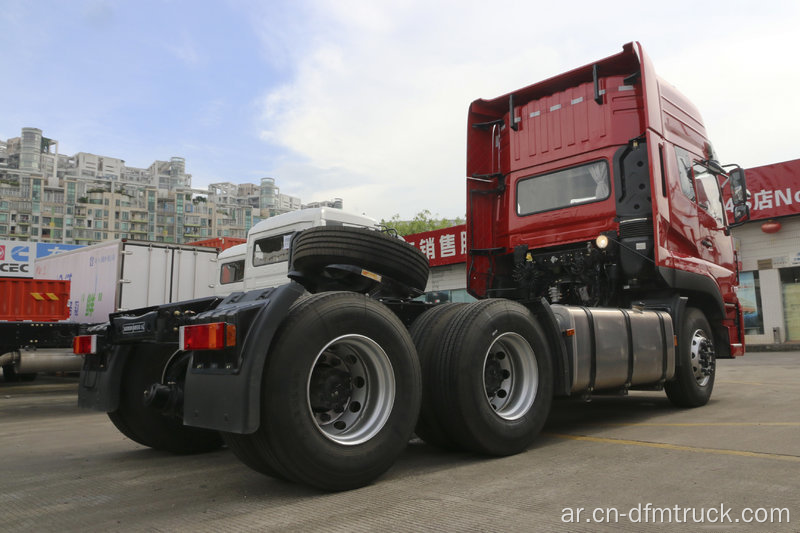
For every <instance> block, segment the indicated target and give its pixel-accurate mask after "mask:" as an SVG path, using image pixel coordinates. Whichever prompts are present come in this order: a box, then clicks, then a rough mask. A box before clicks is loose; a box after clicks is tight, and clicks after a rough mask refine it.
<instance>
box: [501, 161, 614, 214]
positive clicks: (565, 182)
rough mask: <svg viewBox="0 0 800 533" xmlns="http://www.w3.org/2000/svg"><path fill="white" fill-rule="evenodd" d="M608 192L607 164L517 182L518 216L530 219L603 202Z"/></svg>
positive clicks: (575, 168) (569, 169)
mask: <svg viewBox="0 0 800 533" xmlns="http://www.w3.org/2000/svg"><path fill="white" fill-rule="evenodd" d="M610 192H611V186H610V183H609V177H608V163H607V162H606V161H595V162H594V163H589V164H588V165H581V166H578V167H572V168H566V169H563V170H558V171H556V172H550V173H549V174H541V175H539V176H532V177H530V178H524V179H521V180H520V181H519V182H517V214H518V215H520V216H524V215H532V214H534V213H541V212H543V211H552V210H554V209H561V208H563V207H569V206H572V205H580V204H586V203H589V202H596V201H599V200H605V199H606V198H608V195H609V194H610Z"/></svg>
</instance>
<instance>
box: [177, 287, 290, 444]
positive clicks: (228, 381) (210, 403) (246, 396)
mask: <svg viewBox="0 0 800 533" xmlns="http://www.w3.org/2000/svg"><path fill="white" fill-rule="evenodd" d="M304 291H305V289H303V287H302V285H300V284H298V283H295V282H291V283H288V284H286V285H281V286H280V287H277V288H275V289H273V290H270V291H265V292H264V293H263V296H261V299H262V300H263V304H262V305H261V308H260V309H259V310H258V312H257V313H256V314H255V316H254V318H253V319H252V322H251V323H250V324H249V326H248V331H247V332H245V337H244V342H243V344H242V349H241V365H240V367H239V370H238V371H237V372H234V373H224V372H209V371H206V370H202V369H197V368H194V367H195V365H194V364H193V363H190V365H189V370H188V372H187V374H186V383H185V385H184V403H183V423H184V424H186V425H187V426H193V427H200V428H205V429H214V430H217V431H225V432H229V433H253V432H254V431H256V430H257V429H258V427H259V425H260V423H261V382H262V374H263V372H264V365H265V363H266V360H267V355H268V352H269V347H270V345H271V344H272V340H273V337H274V336H275V332H276V331H277V329H278V326H280V324H281V323H282V322H283V320H284V318H286V315H287V313H288V312H289V308H290V307H291V306H292V304H293V303H294V302H295V301H297V299H298V298H300V296H302V294H303V293H304ZM223 304H224V302H223ZM222 307H223V305H221V306H220V308H222ZM217 312H222V311H221V310H218V311H217ZM198 318H200V317H198ZM193 360H194V357H193Z"/></svg>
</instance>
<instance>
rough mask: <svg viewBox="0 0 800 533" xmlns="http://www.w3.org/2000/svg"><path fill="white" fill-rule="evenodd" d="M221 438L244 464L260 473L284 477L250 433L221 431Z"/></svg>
mask: <svg viewBox="0 0 800 533" xmlns="http://www.w3.org/2000/svg"><path fill="white" fill-rule="evenodd" d="M222 440H223V441H225V444H226V445H227V446H228V448H229V449H230V450H231V451H232V452H233V455H235V456H236V458H237V459H239V460H240V461H241V462H242V463H244V464H245V466H248V467H250V468H251V469H253V470H255V471H256V472H258V473H260V474H264V475H265V476H270V477H274V478H277V479H286V476H284V475H282V474H281V473H280V472H279V471H278V470H276V466H277V465H275V464H274V459H273V458H272V457H269V456H267V455H266V454H265V453H264V452H263V448H261V447H260V446H259V444H258V442H257V441H256V440H255V439H253V437H252V436H251V435H240V434H238V433H222Z"/></svg>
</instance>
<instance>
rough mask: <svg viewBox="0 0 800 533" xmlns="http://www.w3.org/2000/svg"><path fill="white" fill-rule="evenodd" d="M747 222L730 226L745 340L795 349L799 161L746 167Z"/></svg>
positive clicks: (799, 311) (799, 336)
mask: <svg viewBox="0 0 800 533" xmlns="http://www.w3.org/2000/svg"><path fill="white" fill-rule="evenodd" d="M747 188H748V190H749V192H750V203H749V204H750V215H751V217H750V221H749V222H747V223H746V224H744V225H743V226H740V227H738V228H734V230H733V232H732V233H733V237H734V240H735V244H736V248H737V251H738V253H739V262H740V270H741V272H740V275H739V280H740V284H739V291H738V295H739V301H740V302H741V303H742V306H743V308H744V321H745V334H746V336H745V340H746V342H747V344H748V345H749V346H750V347H752V348H755V347H757V346H759V345H762V346H763V345H768V346H771V347H776V346H780V345H789V347H794V346H793V345H796V346H797V347H798V348H800V159H796V160H793V161H786V162H783V163H775V164H772V165H765V166H762V167H756V168H752V169H747Z"/></svg>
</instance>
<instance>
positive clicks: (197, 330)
mask: <svg viewBox="0 0 800 533" xmlns="http://www.w3.org/2000/svg"><path fill="white" fill-rule="evenodd" d="M179 342H180V348H181V350H184V351H187V350H221V349H222V348H226V347H228V346H236V326H234V325H233V324H226V323H225V322H214V323H212V324H197V325H195V326H181V329H180V333H179Z"/></svg>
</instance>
